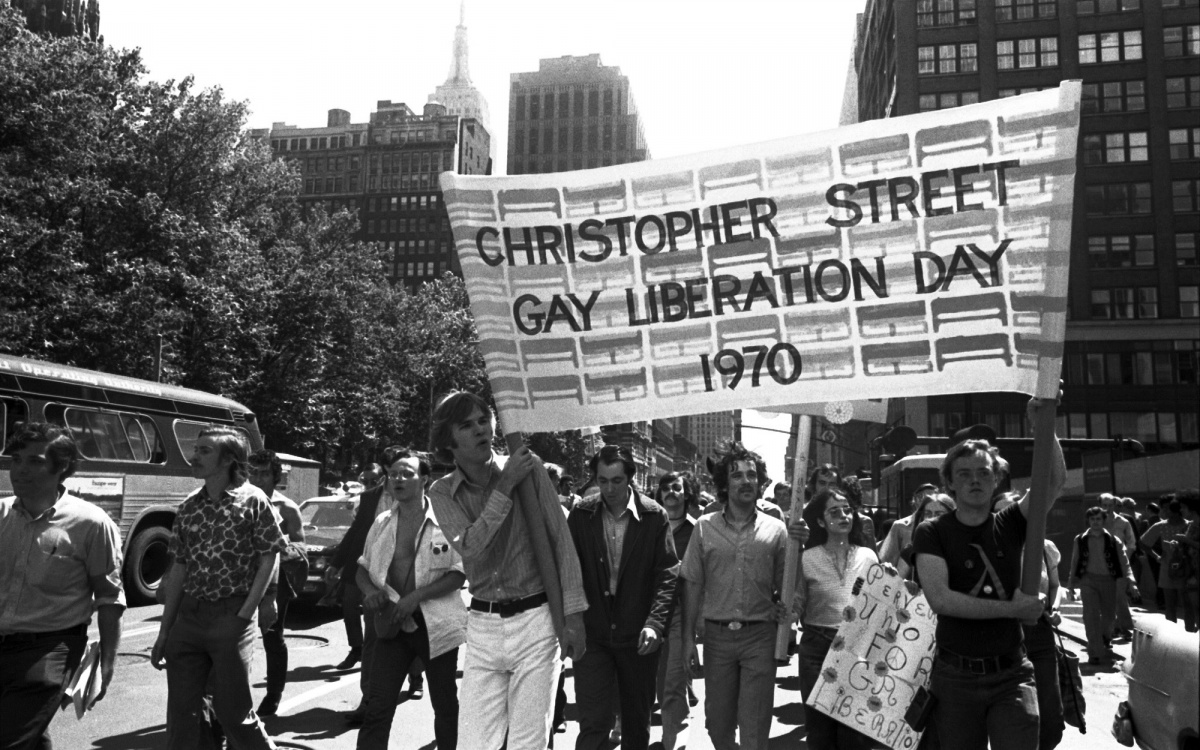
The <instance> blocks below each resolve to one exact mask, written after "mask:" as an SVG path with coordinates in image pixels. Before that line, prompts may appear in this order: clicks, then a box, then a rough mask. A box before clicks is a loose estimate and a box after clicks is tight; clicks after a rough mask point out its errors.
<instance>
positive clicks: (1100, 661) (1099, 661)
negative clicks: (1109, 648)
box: [1088, 656, 1104, 664]
mask: <svg viewBox="0 0 1200 750" xmlns="http://www.w3.org/2000/svg"><path fill="white" fill-rule="evenodd" d="M1103 663H1104V660H1103V659H1101V658H1100V657H1099V656H1089V657H1088V664H1103Z"/></svg>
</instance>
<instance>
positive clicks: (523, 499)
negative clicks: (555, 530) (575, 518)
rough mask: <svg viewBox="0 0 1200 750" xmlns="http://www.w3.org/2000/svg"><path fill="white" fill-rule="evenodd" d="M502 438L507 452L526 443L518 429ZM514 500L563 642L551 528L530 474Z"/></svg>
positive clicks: (560, 586)
mask: <svg viewBox="0 0 1200 750" xmlns="http://www.w3.org/2000/svg"><path fill="white" fill-rule="evenodd" d="M504 440H505V441H506V442H507V443H508V453H509V455H512V454H513V453H516V452H517V451H518V450H520V448H521V447H522V446H524V445H525V438H524V436H523V435H522V434H521V433H519V432H510V433H508V434H507V435H505V436H504ZM513 501H514V503H515V504H516V505H519V506H520V508H521V515H522V516H523V517H524V518H525V528H526V530H527V531H528V532H529V539H530V540H531V542H532V543H533V556H534V558H536V560H537V566H538V573H539V574H540V575H541V576H542V583H543V584H544V585H545V586H546V598H547V599H548V600H549V601H550V617H551V619H552V620H553V621H554V633H555V635H557V636H558V642H559V643H560V644H564V641H563V633H564V631H565V629H566V628H565V623H566V617H565V616H564V615H563V590H562V581H561V580H560V579H559V575H558V563H557V562H556V559H555V557H554V549H553V548H552V547H551V546H550V531H549V529H548V527H547V525H546V519H545V516H544V510H543V509H542V508H541V507H540V506H539V505H538V501H537V491H536V489H535V488H534V485H533V477H531V476H526V477H525V478H524V479H522V480H521V483H520V484H519V485H517V489H516V497H514V498H513ZM555 510H557V508H556V509H555ZM559 543H560V544H570V543H571V541H570V540H569V539H566V540H560V542H559Z"/></svg>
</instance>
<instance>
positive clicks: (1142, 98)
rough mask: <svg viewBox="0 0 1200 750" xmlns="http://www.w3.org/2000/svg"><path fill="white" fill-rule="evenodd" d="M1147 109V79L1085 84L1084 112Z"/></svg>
mask: <svg viewBox="0 0 1200 750" xmlns="http://www.w3.org/2000/svg"><path fill="white" fill-rule="evenodd" d="M1145 109H1146V82H1145V81H1107V82H1105V83H1085V84H1083V113H1084V114H1085V115H1094V114H1101V113H1109V112H1141V111H1144V110H1145Z"/></svg>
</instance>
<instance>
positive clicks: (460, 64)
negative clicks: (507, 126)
mask: <svg viewBox="0 0 1200 750" xmlns="http://www.w3.org/2000/svg"><path fill="white" fill-rule="evenodd" d="M429 101H430V102H436V103H437V104H441V105H443V106H444V107H445V108H446V113H447V114H451V115H459V116H460V117H474V118H476V119H478V120H479V121H480V122H481V123H483V127H484V128H486V129H488V130H489V131H490V130H491V128H492V124H491V121H490V119H489V118H488V105H487V100H486V99H484V98H483V94H481V93H480V92H479V89H477V88H475V86H474V85H472V83H471V73H470V70H469V69H468V68H467V20H466V2H465V0H464V2H463V3H462V5H460V6H459V21H458V28H457V29H455V31H454V58H453V59H452V60H451V61H450V74H449V75H448V76H447V77H446V82H445V83H443V84H442V85H441V86H438V87H437V88H436V89H435V90H434V92H433V93H432V94H430V95H429Z"/></svg>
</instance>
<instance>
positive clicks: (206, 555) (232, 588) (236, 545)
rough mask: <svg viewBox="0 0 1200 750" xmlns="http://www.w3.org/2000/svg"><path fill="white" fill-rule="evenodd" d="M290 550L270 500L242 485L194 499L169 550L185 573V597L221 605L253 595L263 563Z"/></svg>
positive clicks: (179, 518)
mask: <svg viewBox="0 0 1200 750" xmlns="http://www.w3.org/2000/svg"><path fill="white" fill-rule="evenodd" d="M286 546H287V540H286V539H285V538H284V536H283V532H282V531H281V530H280V528H279V524H278V523H277V522H276V521H275V514H274V512H273V510H272V508H271V502H270V501H269V500H267V496H266V495H264V494H263V492H262V490H260V489H259V488H257V487H255V486H254V485H252V484H250V483H249V482H243V483H242V484H239V485H237V486H236V487H235V486H232V485H231V486H229V487H226V488H225V491H224V492H222V493H221V496H220V497H218V498H212V497H209V494H208V489H207V488H206V487H201V488H200V489H198V490H196V491H195V492H193V493H192V494H191V495H189V496H188V498H187V499H186V500H184V501H183V504H182V505H180V506H179V512H178V513H177V514H176V516H175V526H174V528H173V529H172V533H171V544H170V551H171V554H172V555H174V557H175V562H176V563H178V564H180V565H182V566H184V570H185V571H186V572H185V574H184V579H183V591H184V593H186V594H191V595H192V596H194V597H196V598H197V599H203V600H205V601H217V600H218V599H224V598H227V597H230V596H245V595H247V594H249V593H250V586H251V584H253V583H254V576H255V575H256V574H257V573H258V560H259V558H260V557H261V556H262V555H266V554H269V553H272V552H280V551H282V550H283V549H284V548H285V547H286Z"/></svg>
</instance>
